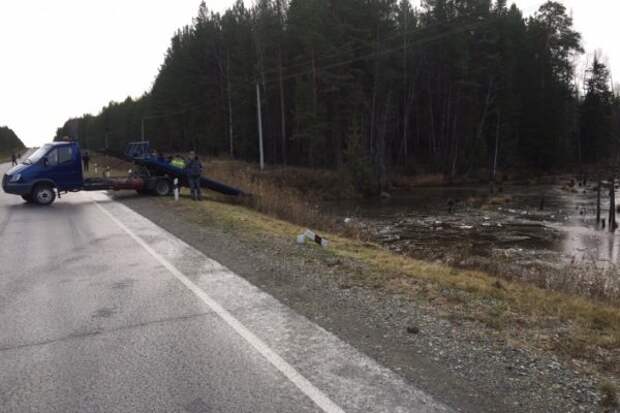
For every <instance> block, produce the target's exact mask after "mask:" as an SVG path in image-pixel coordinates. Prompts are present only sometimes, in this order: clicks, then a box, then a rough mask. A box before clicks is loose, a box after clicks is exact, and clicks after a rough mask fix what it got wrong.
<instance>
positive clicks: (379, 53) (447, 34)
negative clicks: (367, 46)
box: [264, 21, 490, 84]
mask: <svg viewBox="0 0 620 413" xmlns="http://www.w3.org/2000/svg"><path fill="white" fill-rule="evenodd" d="M489 23H490V22H489V21H484V22H477V23H472V24H469V25H466V26H462V27H460V28H458V29H455V30H451V31H448V32H444V33H441V34H438V35H435V36H431V37H428V38H426V39H419V40H417V41H415V42H413V44H409V45H408V46H407V48H410V47H411V48H415V47H419V46H422V45H426V44H430V43H433V42H436V41H438V40H442V39H445V38H447V37H451V36H453V35H455V34H460V33H463V32H466V31H470V30H473V29H476V28H479V27H482V26H484V25H486V24H489ZM404 48H405V46H403V45H401V46H398V47H395V48H391V49H384V50H381V51H375V52H373V53H370V54H367V55H364V56H359V57H355V58H351V59H347V60H343V61H340V62H336V63H332V64H328V65H324V66H322V67H317V68H316V69H315V70H314V69H313V70H305V71H301V72H298V73H294V74H291V75H287V76H285V77H283V78H282V80H289V79H294V78H296V77H299V76H302V75H305V74H309V73H312V72H314V71H317V72H318V71H320V70H327V69H333V68H335V67H339V66H345V65H348V64H351V63H355V62H357V61H362V60H370V59H373V58H378V57H382V56H386V55H389V54H391V53H394V52H398V51H401V50H403V49H404ZM279 80H280V78H279V77H277V78H274V79H270V80H266V81H265V82H264V83H265V84H268V83H274V82H278V81H279Z"/></svg>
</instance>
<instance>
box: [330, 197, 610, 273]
mask: <svg viewBox="0 0 620 413" xmlns="http://www.w3.org/2000/svg"><path fill="white" fill-rule="evenodd" d="M543 198H544V200H543ZM596 198H597V191H596V188H595V187H594V186H593V185H589V186H586V187H581V186H578V185H575V186H573V187H569V186H562V185H540V186H506V187H504V188H503V191H502V193H500V194H498V195H496V196H495V197H491V196H490V195H489V187H488V186H480V187H442V188H419V189H417V190H415V191H414V192H411V193H407V194H398V195H395V196H393V197H392V198H390V199H387V200H374V201H363V202H359V201H357V202H343V203H334V204H330V205H326V206H325V209H326V210H327V211H328V212H330V213H332V214H335V215H337V216H338V217H339V218H340V219H343V220H344V219H345V218H350V220H347V221H348V222H349V221H350V224H349V225H359V226H361V227H363V228H364V229H366V230H367V231H368V232H369V233H370V234H372V238H374V240H375V241H378V242H380V243H382V244H383V245H385V246H386V247H387V248H389V249H391V250H393V251H396V252H400V253H405V254H408V255H411V256H413V257H417V258H424V259H431V260H438V261H442V262H446V263H450V264H457V265H462V266H467V267H483V268H484V269H488V268H489V267H493V268H496V267H499V266H502V267H504V268H508V269H509V270H510V271H512V272H515V271H517V272H524V271H526V272H527V271H530V270H531V269H537V270H538V271H539V272H540V271H543V272H544V271H551V270H555V271H556V272H561V271H562V270H563V269H566V268H577V267H580V268H581V269H582V271H590V272H592V271H595V270H600V271H604V272H605V274H606V276H609V274H610V273H612V274H620V272H617V271H616V268H617V266H618V265H620V231H618V232H617V233H616V234H613V233H610V232H609V231H607V230H606V229H605V230H603V229H602V228H601V227H597V225H596ZM601 198H602V202H601V206H602V211H601V217H602V218H605V219H606V218H607V216H608V210H609V201H608V191H607V190H604V191H602V193H601ZM541 204H542V207H543V208H542V209H541ZM605 228H607V225H606V226H605ZM500 264H501V265H500ZM614 277H616V276H614ZM617 279H620V276H618V277H617Z"/></svg>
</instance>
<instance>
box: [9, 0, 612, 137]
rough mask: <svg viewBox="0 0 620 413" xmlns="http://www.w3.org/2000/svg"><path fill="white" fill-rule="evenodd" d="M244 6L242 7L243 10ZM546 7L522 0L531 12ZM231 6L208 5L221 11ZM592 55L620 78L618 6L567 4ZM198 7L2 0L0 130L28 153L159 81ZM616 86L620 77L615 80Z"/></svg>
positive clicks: (223, 1)
mask: <svg viewBox="0 0 620 413" xmlns="http://www.w3.org/2000/svg"><path fill="white" fill-rule="evenodd" d="M247 2H248V0H246V3H247ZM543 2H544V0H516V3H517V4H518V5H519V7H521V8H522V9H523V10H524V11H525V13H526V14H529V13H531V12H533V11H535V10H536V9H537V8H538V6H539V5H540V4H542V3H543ZM232 3H233V0H207V5H208V6H209V8H210V9H213V10H218V11H222V10H224V9H225V8H227V7H228V6H230V5H231V4H232ZM563 3H564V4H565V5H566V6H567V7H568V8H569V9H571V10H573V11H574V18H575V24H576V27H577V29H578V30H580V31H581V32H582V34H583V36H584V43H585V47H586V49H587V50H588V51H593V50H596V49H602V50H603V51H604V53H605V54H606V55H607V56H608V57H609V64H610V66H611V67H612V69H613V70H614V71H615V73H618V77H619V78H620V46H618V44H617V41H618V38H620V36H619V35H620V29H619V28H618V22H617V21H616V20H617V18H618V16H620V1H618V0H563ZM199 4H200V0H174V1H172V0H54V1H50V0H28V1H19V0H0V56H1V59H2V60H1V61H0V125H7V126H9V127H11V128H12V129H13V130H15V132H16V133H17V135H18V136H19V137H20V138H22V140H23V141H24V142H25V143H26V144H27V145H30V146H34V145H40V144H41V143H43V142H46V141H49V140H51V139H52V137H53V134H54V131H55V129H56V127H58V126H61V124H62V123H63V122H64V121H65V120H66V119H68V118H70V117H73V116H80V115H82V114H84V113H92V114H96V113H98V112H99V111H100V110H101V108H102V107H103V106H104V105H106V104H107V103H108V102H109V101H111V100H116V101H120V100H124V99H125V98H126V97H127V96H133V97H137V96H140V95H141V94H143V93H144V92H145V91H147V90H148V89H149V88H150V87H151V85H152V82H153V80H154V79H155V76H156V74H157V71H158V68H159V66H160V65H161V63H162V61H163V57H164V53H165V52H166V49H167V48H168V45H169V42H170V38H171V37H172V35H173V33H174V31H175V30H176V29H178V28H180V27H181V26H183V25H185V24H188V23H190V22H191V20H192V18H193V17H194V16H195V15H196V13H197V10H198V5H199ZM618 80H620V79H618Z"/></svg>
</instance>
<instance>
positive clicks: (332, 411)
mask: <svg viewBox="0 0 620 413" xmlns="http://www.w3.org/2000/svg"><path fill="white" fill-rule="evenodd" d="M94 203H95V205H97V207H98V208H99V209H100V210H101V211H102V212H103V213H104V214H105V215H106V216H108V217H109V218H110V219H111V220H112V221H114V223H116V225H118V226H119V227H120V228H121V229H122V230H123V231H125V232H126V233H127V234H128V235H129V236H130V237H131V238H133V239H134V240H135V241H136V242H137V243H138V244H139V245H140V246H141V247H142V248H144V249H145V250H146V251H147V252H148V253H149V254H150V255H152V256H153V257H154V258H155V259H156V260H157V261H158V262H159V263H160V264H161V265H162V266H164V268H166V269H167V270H168V271H170V273H171V274H172V275H174V276H175V277H176V278H177V279H178V280H179V281H180V282H181V283H182V284H183V285H184V286H185V287H187V289H189V290H190V291H191V292H193V293H194V294H195V295H196V296H197V297H198V298H200V299H201V300H202V301H203V302H204V303H205V304H206V305H207V306H209V308H211V310H213V311H214V312H215V313H216V314H217V315H218V316H219V317H220V318H221V319H222V320H224V321H225V322H226V324H228V325H229V326H230V327H231V328H232V329H233V330H234V331H235V332H236V333H237V334H239V335H240V336H241V337H243V339H244V340H245V341H247V342H248V344H250V345H251V346H252V347H254V349H256V351H258V352H259V353H260V354H261V355H262V356H263V357H265V358H266V359H267V360H268V361H269V362H270V363H271V364H272V365H273V366H274V367H275V368H276V369H278V370H279V371H280V372H281V373H282V374H284V376H285V377H286V378H287V379H289V380H290V381H291V383H293V384H294V385H295V386H296V387H297V388H298V389H299V390H301V392H302V393H304V394H305V395H306V396H308V397H309V398H310V399H311V400H312V401H313V402H314V403H315V404H316V405H317V406H318V407H320V408H321V410H323V411H324V412H326V413H344V410H343V409H342V408H341V407H340V406H338V405H337V404H336V403H334V402H333V401H332V400H331V399H330V398H329V396H327V395H326V394H325V393H323V392H322V391H321V390H319V389H318V388H317V387H316V386H315V385H314V384H312V383H311V382H310V381H309V380H308V379H306V378H305V377H304V376H303V375H301V373H299V372H298V371H297V370H296V369H295V368H294V367H293V366H291V365H290V364H289V363H287V362H286V361H285V360H284V359H283V358H282V357H280V356H279V355H278V354H277V353H276V352H275V351H273V350H272V349H271V348H269V346H268V345H267V344H265V343H264V342H263V341H262V340H261V339H260V338H258V337H257V336H256V335H255V334H254V333H252V332H251V331H250V330H248V329H247V328H246V327H245V326H244V325H243V324H241V322H240V321H239V320H237V319H236V318H235V317H234V316H233V315H232V314H230V313H229V312H228V311H226V310H225V309H224V308H223V307H222V306H221V305H220V304H218V303H217V302H216V301H215V300H213V299H212V298H211V297H210V296H209V295H208V294H207V293H205V292H204V291H203V290H202V289H201V288H200V287H198V286H197V285H196V284H194V283H193V282H192V281H191V280H190V279H189V278H188V277H187V276H186V275H185V274H183V273H182V272H181V271H179V270H178V269H177V268H176V267H175V266H174V265H172V264H171V263H170V262H169V261H168V260H166V259H165V258H164V257H162V256H161V255H159V254H158V253H157V252H156V251H155V250H154V249H153V248H151V247H150V246H149V245H148V244H147V243H146V242H145V241H144V240H143V239H142V238H140V237H139V236H138V235H136V234H135V233H134V232H133V231H132V230H130V229H129V228H128V227H127V226H126V225H125V224H123V223H122V222H121V221H119V220H118V219H117V218H116V217H115V216H114V215H112V214H111V213H110V212H109V211H108V210H107V209H105V208H104V207H102V206H101V205H100V204H99V203H98V202H97V201H94Z"/></svg>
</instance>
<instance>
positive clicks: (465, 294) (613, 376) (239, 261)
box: [117, 194, 620, 412]
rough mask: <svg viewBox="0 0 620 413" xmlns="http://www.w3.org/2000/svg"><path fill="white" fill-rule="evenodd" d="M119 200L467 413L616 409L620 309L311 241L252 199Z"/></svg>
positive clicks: (369, 247)
mask: <svg viewBox="0 0 620 413" xmlns="http://www.w3.org/2000/svg"><path fill="white" fill-rule="evenodd" d="M117 199H118V200H119V201H121V202H123V203H125V204H126V205H128V206H129V207H131V208H133V209H134V210H136V211H138V212H140V213H141V214H143V215H145V216H146V217H147V218H149V219H151V220H152V221H154V222H155V223H157V224H158V225H160V226H162V227H164V228H165V229H167V230H168V231H170V232H172V233H174V234H175V235H176V236H179V237H180V238H182V239H184V240H185V241H187V242H188V243H190V244H191V245H193V246H194V247H196V248H198V249H200V250H201V251H203V252H204V253H205V254H207V255H209V256H210V257H212V258H214V259H216V260H217V261H219V262H221V263H222V264H224V265H226V266H227V267H229V268H231V269H232V270H233V271H235V272H236V273H238V274H240V275H242V276H244V277H245V278H247V279H248V280H249V281H250V282H252V283H253V284H255V285H257V286H259V287H260V288H262V289H264V290H265V291H267V292H269V293H270V294H271V295H273V296H274V297H276V298H277V299H279V300H280V301H282V302H284V303H286V304H287V305H289V306H290V307H291V308H293V309H294V310H296V311H297V312H299V313H301V314H303V315H305V316H306V317H308V318H309V319H311V320H313V321H314V322H316V323H317V324H319V325H321V326H323V327H324V328H326V329H327V330H329V331H331V332H333V333H335V334H337V335H338V336H340V337H341V338H342V339H344V340H345V341H347V342H349V343H351V344H352V345H354V346H355V347H357V348H358V349H360V350H362V351H363V352H365V353H366V354H368V355H370V356H371V357H373V358H375V359H377V360H378V361H379V362H381V363H382V364H384V365H386V366H388V367H390V368H392V369H393V370H395V371H397V372H399V373H400V374H402V375H403V376H404V377H406V378H407V379H409V380H411V381H412V382H413V383H415V384H416V385H417V386H419V387H420V388H422V389H423V390H425V391H428V392H429V393H431V394H433V395H435V396H436V397H438V398H439V399H440V400H443V401H445V402H447V403H448V404H450V405H452V406H457V407H459V406H460V407H461V409H462V411H471V412H474V411H475V412H479V411H488V412H500V411H501V412H510V411H514V412H526V411H527V412H530V411H533V412H536V411H540V412H548V411H563V412H564V411H605V410H604V409H603V407H602V406H599V405H600V404H601V401H602V400H603V399H605V398H606V397H607V396H605V394H607V393H609V394H612V393H613V392H615V388H616V386H617V383H618V381H617V379H618V375H619V374H618V370H617V369H618V366H619V365H620V363H618V347H619V346H618V337H620V335H619V334H618V328H619V326H620V323H619V322H618V320H620V318H619V315H618V313H619V312H618V309H617V308H613V307H606V306H599V305H597V304H596V303H592V302H590V301H588V300H586V299H583V298H579V297H575V296H568V295H563V294H558V293H552V292H549V291H545V290H539V289H536V288H534V287H531V286H528V285H524V284H519V283H509V282H506V281H503V280H498V279H495V278H493V277H489V276H488V275H486V274H484V273H481V272H475V271H463V270H457V269H454V268H451V267H448V266H444V265H439V264H429V263H426V262H423V261H417V260H413V259H411V258H408V257H405V256H401V255H398V254H395V253H392V252H389V251H387V250H385V249H383V248H381V247H380V246H378V245H375V244H372V243H367V242H363V241H355V240H352V239H347V238H340V237H337V236H332V235H329V234H327V236H328V238H329V239H330V247H329V248H328V249H322V248H320V247H318V246H315V245H312V244H306V245H303V246H299V245H296V244H295V237H296V235H297V234H298V233H300V232H301V231H302V230H303V228H302V227H299V226H295V225H292V224H289V223H287V222H284V221H280V220H276V219H273V218H270V217H268V216H265V215H262V214H260V213H257V212H255V211H252V210H249V209H247V208H245V207H243V206H240V205H230V204H225V203H221V202H215V201H213V200H208V201H206V202H203V203H193V202H191V201H189V200H188V199H185V198H184V199H182V200H181V201H180V202H178V203H175V202H174V201H172V200H170V199H158V198H144V197H137V196H134V195H130V194H125V195H119V196H117ZM605 389H606V390H605ZM498 395H500V396H499V397H498ZM607 398H608V399H609V400H608V401H607V403H608V404H613V397H611V396H609V397H607ZM610 400H611V401H610ZM609 411H612V410H609Z"/></svg>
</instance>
